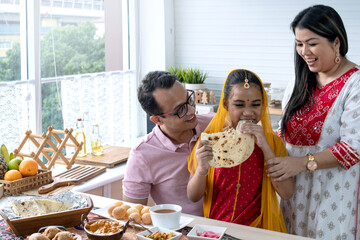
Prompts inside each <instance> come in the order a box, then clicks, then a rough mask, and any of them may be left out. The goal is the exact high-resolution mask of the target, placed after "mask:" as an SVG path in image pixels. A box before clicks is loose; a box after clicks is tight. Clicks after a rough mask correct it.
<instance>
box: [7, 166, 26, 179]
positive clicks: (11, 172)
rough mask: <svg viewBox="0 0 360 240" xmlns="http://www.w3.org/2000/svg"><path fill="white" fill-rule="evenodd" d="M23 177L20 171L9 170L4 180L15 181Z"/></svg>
mask: <svg viewBox="0 0 360 240" xmlns="http://www.w3.org/2000/svg"><path fill="white" fill-rule="evenodd" d="M22 177H23V176H22V175H21V173H20V172H19V171H18V170H14V169H13V170H9V171H7V172H6V173H5V176H4V180H6V181H14V180H18V179H20V178H22Z"/></svg>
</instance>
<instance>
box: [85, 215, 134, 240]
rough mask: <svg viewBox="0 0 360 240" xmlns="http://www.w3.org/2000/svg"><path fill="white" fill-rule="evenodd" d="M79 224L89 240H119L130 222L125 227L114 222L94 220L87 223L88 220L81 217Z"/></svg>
mask: <svg viewBox="0 0 360 240" xmlns="http://www.w3.org/2000/svg"><path fill="white" fill-rule="evenodd" d="M85 221H86V222H87V223H85ZM81 223H82V225H83V226H84V230H85V233H86V236H87V237H88V238H89V239H91V240H119V239H121V237H122V236H123V234H124V233H125V231H126V229H127V227H128V226H129V223H130V220H128V221H127V222H126V223H125V225H122V224H120V223H119V222H118V221H114V220H94V221H91V222H89V220H88V218H87V217H86V216H85V215H82V216H81Z"/></svg>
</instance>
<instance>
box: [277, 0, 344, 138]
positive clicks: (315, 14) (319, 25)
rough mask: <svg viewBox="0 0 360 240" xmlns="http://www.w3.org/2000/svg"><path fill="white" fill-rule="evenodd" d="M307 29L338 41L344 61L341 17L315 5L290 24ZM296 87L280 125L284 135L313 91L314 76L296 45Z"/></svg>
mask: <svg viewBox="0 0 360 240" xmlns="http://www.w3.org/2000/svg"><path fill="white" fill-rule="evenodd" d="M296 28H300V29H308V30H310V31H312V32H313V33H316V34H317V35H320V36H322V37H324V38H326V39H327V40H328V41H329V42H330V43H333V42H334V41H335V39H336V38H337V37H338V38H339V40H340V49H339V50H340V55H341V56H343V57H345V55H346V53H347V52H348V40H347V35H346V30H345V27H344V24H343V22H342V20H341V17H340V15H339V14H338V13H337V12H336V11H335V10H334V9H333V8H332V7H329V6H325V5H314V6H311V7H308V8H306V9H304V10H302V11H301V12H300V13H298V15H296V17H295V18H294V20H293V21H292V23H291V29H292V31H293V33H294V34H295V29H296ZM294 54H295V55H294V57H295V63H294V64H295V84H294V89H293V92H292V94H291V97H290V99H289V102H288V104H287V105H286V107H285V111H284V115H283V118H282V121H281V132H282V134H284V133H285V132H286V124H287V122H288V121H289V120H290V119H291V117H292V116H293V115H294V114H295V113H296V112H297V111H298V110H299V109H301V108H302V107H303V106H305V104H306V103H307V101H308V100H309V99H310V97H311V95H312V93H313V91H314V90H315V88H316V83H317V82H316V76H317V75H316V73H315V72H311V71H310V69H309V67H308V66H307V64H306V62H305V61H304V60H303V59H302V57H301V56H300V55H299V54H298V53H297V51H296V43H295V52H294Z"/></svg>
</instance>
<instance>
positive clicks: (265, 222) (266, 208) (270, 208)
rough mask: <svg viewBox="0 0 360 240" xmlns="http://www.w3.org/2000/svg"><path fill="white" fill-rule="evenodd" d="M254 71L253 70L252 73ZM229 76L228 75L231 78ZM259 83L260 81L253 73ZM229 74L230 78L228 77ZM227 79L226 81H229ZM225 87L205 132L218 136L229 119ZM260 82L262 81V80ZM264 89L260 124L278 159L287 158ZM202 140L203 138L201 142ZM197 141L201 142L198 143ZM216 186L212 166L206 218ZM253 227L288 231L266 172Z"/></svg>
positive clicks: (192, 164)
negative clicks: (274, 126) (275, 129)
mask: <svg viewBox="0 0 360 240" xmlns="http://www.w3.org/2000/svg"><path fill="white" fill-rule="evenodd" d="M237 70H245V69H235V70H232V71H231V72H230V73H232V72H233V71H237ZM246 71H249V70H246ZM249 72H251V71H249ZM230 73H229V75H230ZM251 73H253V72H251ZM253 74H254V75H255V76H256V77H257V78H258V79H259V80H260V78H259V77H258V76H257V75H256V74H255V73H253ZM229 75H228V77H229ZM228 77H227V78H226V81H227V79H228ZM226 81H225V82H224V85H223V90H222V94H221V99H220V104H219V108H218V110H217V112H216V115H215V116H214V118H213V119H212V120H211V122H210V123H209V125H208V126H207V127H206V129H205V130H204V132H205V133H216V132H221V131H223V128H224V127H225V122H226V119H228V118H229V113H228V111H227V110H226V109H225V108H224V106H223V99H224V89H225V84H226ZM260 82H261V80H260ZM261 89H262V96H263V108H262V116H261V125H262V126H263V128H264V131H265V136H266V139H267V140H268V142H269V144H270V146H271V148H272V149H273V151H274V153H275V155H276V156H277V157H279V156H287V151H286V148H285V146H284V144H283V142H282V139H281V138H280V137H278V136H277V135H276V134H275V132H274V131H273V130H272V127H271V123H270V113H269V108H268V102H267V95H266V92H265V89H264V86H263V84H262V82H261ZM199 140H200V139H199ZM199 140H198V141H199ZM197 144H198V143H196V145H195V147H194V148H193V150H192V152H191V154H190V156H189V157H188V169H189V172H190V173H191V175H194V174H195V171H196V168H197V164H198V163H197V160H196V156H195V152H196V146H197ZM213 185H214V168H213V167H210V168H209V171H208V176H207V177H206V189H205V196H204V203H203V206H204V216H205V217H209V216H210V209H211V202H212V195H213ZM250 226H252V227H257V228H264V229H268V230H273V231H278V232H286V227H285V223H284V218H283V215H282V212H281V209H280V206H279V201H278V199H277V196H276V193H275V190H274V188H273V186H272V184H271V180H270V178H269V177H268V176H267V174H266V171H264V173H263V181H262V192H261V211H260V215H259V216H258V217H257V218H256V219H255V220H254V221H253V222H252V223H251V224H250Z"/></svg>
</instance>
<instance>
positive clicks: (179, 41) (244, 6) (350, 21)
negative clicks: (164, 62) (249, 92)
mask: <svg viewBox="0 0 360 240" xmlns="http://www.w3.org/2000/svg"><path fill="white" fill-rule="evenodd" d="M165 1H166V0H165ZM314 4H325V5H330V6H332V7H334V8H335V10H337V11H338V13H339V14H340V16H341V17H342V19H343V21H344V24H345V27H346V30H347V33H348V39H349V46H350V47H349V52H348V55H347V57H348V58H349V59H350V60H352V61H354V62H356V63H358V64H360V14H359V13H360V1H358V0H336V1H335V0H332V1H331V0H328V1H311V0H303V1H285V0H272V1H269V0H253V1H249V0H246V1H245V0H196V1H194V0H174V24H175V26H174V28H175V48H174V49H175V50H174V51H175V52H174V54H175V55H174V56H175V64H176V65H178V64H181V65H182V66H193V67H200V68H201V69H203V70H205V71H207V72H208V73H209V78H208V79H207V80H206V83H207V85H208V86H209V88H214V89H218V91H220V89H219V86H220V85H222V84H223V82H224V80H225V78H226V76H227V74H228V73H229V71H230V70H232V69H235V68H247V69H249V70H253V71H254V72H256V73H257V74H259V76H260V78H261V79H262V80H263V82H271V83H272V88H285V87H286V85H287V83H288V81H289V80H290V79H292V78H293V71H294V70H293V59H294V57H293V56H294V51H293V50H294V36H293V33H292V31H291V30H290V23H291V21H292V20H293V18H294V17H295V15H296V14H297V13H298V12H299V11H301V10H302V9H304V8H306V7H308V6H311V5H314ZM168 65H169V64H168Z"/></svg>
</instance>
